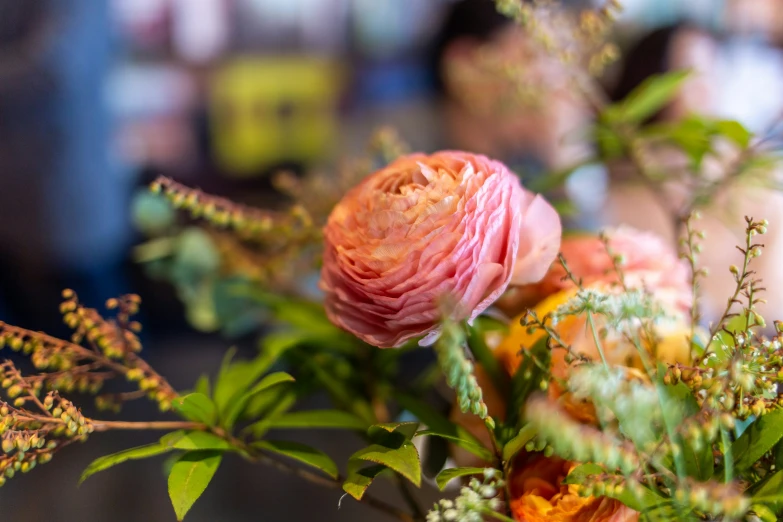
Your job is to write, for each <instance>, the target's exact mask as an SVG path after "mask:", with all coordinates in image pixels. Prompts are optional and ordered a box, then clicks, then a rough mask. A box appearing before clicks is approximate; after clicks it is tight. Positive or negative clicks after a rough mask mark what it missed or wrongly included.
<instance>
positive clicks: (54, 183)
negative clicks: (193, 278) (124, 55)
mask: <svg viewBox="0 0 783 522" xmlns="http://www.w3.org/2000/svg"><path fill="white" fill-rule="evenodd" d="M108 20H109V16H108V7H107V2H93V1H90V0H66V1H62V0H58V1H52V0H24V1H19V0H0V172H2V174H0V245H1V246H0V289H1V291H2V295H3V297H4V298H5V299H6V300H7V301H8V306H9V308H11V310H10V313H13V314H15V315H16V317H15V319H16V320H19V321H21V322H23V324H24V325H25V326H29V327H32V328H43V327H50V326H51V328H56V327H55V326H54V324H57V325H59V321H57V323H53V324H52V325H49V324H48V323H47V322H46V321H45V320H44V318H45V317H47V318H51V319H52V321H54V319H55V318H57V315H56V314H57V301H59V299H60V298H59V293H60V290H61V289H62V287H63V286H74V287H75V288H76V289H77V290H79V291H80V292H81V293H82V296H83V297H84V298H85V301H86V302H87V303H88V304H90V305H99V304H101V301H102V300H104V299H106V298H108V297H110V296H111V295H113V294H115V293H118V292H120V291H121V290H122V289H123V288H122V287H123V283H122V278H121V265H122V262H123V259H124V257H125V253H126V251H127V248H128V246H129V243H130V237H129V236H130V227H129V224H128V221H127V214H128V212H127V195H128V191H129V189H130V182H131V180H130V178H129V177H127V176H124V175H123V174H124V169H123V168H122V167H121V165H119V164H118V163H117V162H116V161H115V160H114V158H113V157H112V150H111V146H110V145H111V139H112V135H111V133H112V125H111V120H110V117H109V114H108V113H107V110H106V107H105V103H104V99H103V98H104V92H103V87H104V85H103V81H104V77H105V74H106V72H107V71H108V69H109V67H110V66H111V64H112V57H113V54H112V45H111V34H110V27H109V23H108Z"/></svg>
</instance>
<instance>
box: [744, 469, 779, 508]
mask: <svg viewBox="0 0 783 522" xmlns="http://www.w3.org/2000/svg"><path fill="white" fill-rule="evenodd" d="M750 491H751V492H752V494H753V496H752V502H753V503H754V504H764V505H766V506H767V507H769V508H770V509H771V510H772V511H774V512H775V513H777V514H783V470H781V471H777V472H775V473H773V474H771V475H769V476H768V477H766V478H765V479H764V480H762V481H761V482H759V483H757V484H754V485H753V487H752V488H750Z"/></svg>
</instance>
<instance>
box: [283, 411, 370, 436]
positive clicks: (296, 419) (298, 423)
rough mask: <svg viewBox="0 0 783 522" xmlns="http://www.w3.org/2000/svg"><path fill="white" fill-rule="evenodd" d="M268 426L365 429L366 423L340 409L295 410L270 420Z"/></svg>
mask: <svg viewBox="0 0 783 522" xmlns="http://www.w3.org/2000/svg"><path fill="white" fill-rule="evenodd" d="M268 427H269V428H278V429H283V428H286V429H290V428H336V429H345V430H359V431H365V430H367V428H368V426H367V424H366V423H365V422H364V421H363V420H361V419H360V418H359V417H357V416H356V415H354V414H352V413H348V412H344V411H340V410H313V411H295V412H291V413H286V414H285V415H281V416H279V417H278V418H276V419H274V420H272V421H270V422H269V424H268Z"/></svg>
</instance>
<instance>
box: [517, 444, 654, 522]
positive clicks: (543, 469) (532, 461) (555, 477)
mask: <svg viewBox="0 0 783 522" xmlns="http://www.w3.org/2000/svg"><path fill="white" fill-rule="evenodd" d="M574 467H576V464H574V463H571V462H568V461H565V460H562V459H560V458H557V457H544V456H543V455H540V454H538V455H523V456H522V457H521V458H520V459H518V460H517V462H516V463H515V464H514V468H513V469H512V472H511V478H510V479H509V488H510V490H511V497H512V498H511V502H510V503H509V505H510V507H511V511H512V513H513V514H514V518H516V519H517V520H519V521H520V522H635V521H637V520H639V513H637V512H636V511H634V510H632V509H631V508H629V507H627V506H625V505H624V504H623V503H622V502H619V501H617V500H613V499H610V498H607V497H582V496H579V493H578V488H579V486H576V485H565V484H563V480H565V478H566V476H567V475H568V473H569V472H570V471H571V470H572V469H573V468H574Z"/></svg>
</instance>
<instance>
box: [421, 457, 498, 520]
mask: <svg viewBox="0 0 783 522" xmlns="http://www.w3.org/2000/svg"><path fill="white" fill-rule="evenodd" d="M498 475H499V472H498V471H497V470H495V469H492V468H487V469H485V470H484V473H483V477H482V478H483V480H479V479H477V478H472V479H470V482H468V485H467V486H464V487H462V489H460V494H459V496H458V497H457V498H455V499H454V500H450V499H443V500H441V501H439V502H438V503H437V504H435V505H434V506H433V508H432V510H431V511H430V512H429V513H427V522H482V521H483V520H485V516H486V514H487V512H488V511H489V512H497V511H498V510H500V508H501V507H502V506H503V502H502V501H501V500H500V498H498V495H499V492H500V491H501V490H502V489H503V488H504V487H505V482H504V481H503V480H502V478H500V477H499V476H498Z"/></svg>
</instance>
